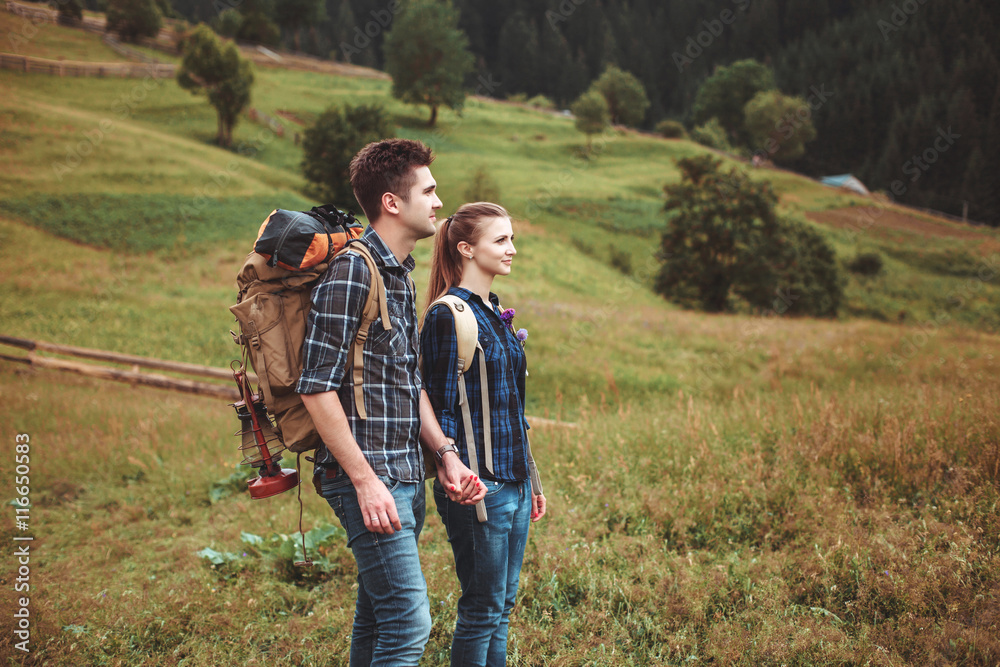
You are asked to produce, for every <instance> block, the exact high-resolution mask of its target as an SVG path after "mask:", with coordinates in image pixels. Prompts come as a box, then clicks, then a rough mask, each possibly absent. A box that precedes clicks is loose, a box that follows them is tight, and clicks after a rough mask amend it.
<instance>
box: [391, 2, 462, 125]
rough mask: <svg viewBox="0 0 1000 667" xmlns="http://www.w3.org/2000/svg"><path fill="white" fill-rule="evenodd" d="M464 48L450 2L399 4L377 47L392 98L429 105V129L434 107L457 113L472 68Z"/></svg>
mask: <svg viewBox="0 0 1000 667" xmlns="http://www.w3.org/2000/svg"><path fill="white" fill-rule="evenodd" d="M468 45H469V40H468V38H466V36H465V33H463V32H462V31H461V30H460V29H459V28H458V12H456V11H455V9H454V8H453V7H452V6H451V2H448V1H445V2H441V1H440V0H413V1H412V2H408V3H407V4H405V5H404V6H403V9H402V10H401V11H400V12H399V14H398V15H397V16H396V19H395V21H394V22H393V25H392V30H391V31H390V32H389V33H388V34H387V35H386V36H385V42H384V44H383V49H384V51H385V71H386V72H387V73H388V74H389V76H391V77H392V94H393V96H395V97H396V98H397V99H400V100H402V101H403V102H407V103H409V104H425V105H427V106H429V107H430V108H431V117H430V121H429V122H428V125H430V126H431V127H433V126H434V124H435V123H436V122H437V114H438V107H441V106H447V107H449V108H451V109H453V110H455V111H460V110H461V108H462V106H463V104H464V103H465V89H464V87H463V81H464V80H465V76H466V75H467V74H468V73H469V72H471V71H472V67H473V59H472V54H470V53H469V50H468Z"/></svg>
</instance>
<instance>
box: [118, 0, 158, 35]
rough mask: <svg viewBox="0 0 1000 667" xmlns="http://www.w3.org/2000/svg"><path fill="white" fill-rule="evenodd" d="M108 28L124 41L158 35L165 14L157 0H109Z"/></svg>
mask: <svg viewBox="0 0 1000 667" xmlns="http://www.w3.org/2000/svg"><path fill="white" fill-rule="evenodd" d="M106 16H107V23H106V30H108V31H109V32H115V33H118V36H119V37H120V38H121V39H122V41H124V42H137V41H139V40H140V39H142V38H143V37H156V36H157V35H158V34H159V33H160V28H161V27H162V26H163V14H162V13H161V12H160V8H159V7H157V5H156V1H155V0H108V9H107V13H106Z"/></svg>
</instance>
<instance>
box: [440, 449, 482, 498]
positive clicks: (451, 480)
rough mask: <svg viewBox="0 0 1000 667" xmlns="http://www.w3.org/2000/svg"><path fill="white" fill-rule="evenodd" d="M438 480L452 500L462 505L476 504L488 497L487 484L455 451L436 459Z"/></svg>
mask: <svg viewBox="0 0 1000 667" xmlns="http://www.w3.org/2000/svg"><path fill="white" fill-rule="evenodd" d="M435 463H436V465H437V473H438V480H439V481H440V482H441V486H442V487H444V492H445V493H446V494H448V498H449V499H450V500H453V501H455V502H456V503H461V504H462V505H475V504H476V503H478V502H479V501H480V500H482V499H483V498H485V497H486V485H485V484H483V482H482V480H480V479H479V478H478V477H477V476H475V475H473V474H472V471H471V470H469V467H468V466H466V465H465V464H464V463H462V459H460V458H458V454H456V453H455V452H447V453H446V454H445V455H444V459H443V460H442V461H436V462H435Z"/></svg>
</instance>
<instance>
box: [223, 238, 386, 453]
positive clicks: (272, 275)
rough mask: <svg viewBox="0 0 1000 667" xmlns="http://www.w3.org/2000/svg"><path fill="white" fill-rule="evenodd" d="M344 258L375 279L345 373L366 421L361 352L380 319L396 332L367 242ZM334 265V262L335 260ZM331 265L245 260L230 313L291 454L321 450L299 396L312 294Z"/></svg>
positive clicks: (347, 248) (352, 246)
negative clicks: (356, 259)
mask: <svg viewBox="0 0 1000 667" xmlns="http://www.w3.org/2000/svg"><path fill="white" fill-rule="evenodd" d="M346 252H355V253H357V254H359V255H361V257H362V259H364V261H365V264H367V266H368V271H369V273H370V274H371V278H372V283H371V289H369V290H368V299H367V300H366V301H365V307H364V311H363V314H362V317H361V325H360V326H359V327H358V334H357V337H356V338H355V340H354V343H353V344H352V346H351V352H350V354H349V356H348V360H347V364H348V365H347V372H352V373H353V378H354V391H355V395H356V398H357V400H356V403H357V406H358V416H359V417H360V418H361V419H366V418H367V414H365V407H364V400H363V387H362V385H363V381H364V361H363V356H362V354H363V350H364V345H365V340H366V339H367V337H368V328H369V327H370V326H371V324H372V322H374V321H375V319H376V318H377V317H378V316H379V315H380V314H381V316H382V326H383V328H384V329H385V330H387V331H388V330H389V329H391V328H392V324H391V322H390V321H389V315H388V309H387V307H386V296H385V284H384V282H383V281H382V274H381V273H379V270H378V266H377V265H376V263H375V260H374V258H373V257H372V255H371V252H370V251H369V250H368V246H366V245H365V244H364V243H363V242H360V241H355V242H351V241H348V242H347V244H346V245H344V246H343V247H342V248H340V249H339V250H337V252H336V254H334V255H333V257H337V256H339V255H342V254H344V253H346ZM330 261H332V258H331V260H330ZM328 266H329V264H328V263H327V262H324V263H321V264H317V265H315V266H312V267H309V268H307V269H302V270H289V269H285V268H281V267H280V266H269V261H268V258H267V257H265V256H264V255H262V254H260V253H259V252H252V253H250V254H249V255H248V256H247V259H246V262H245V263H244V264H243V268H242V269H241V270H240V272H239V275H238V276H237V278H236V284H237V287H238V288H239V295H238V296H237V298H236V305H234V306H231V307H230V308H229V310H230V311H232V313H233V315H235V316H236V321H237V322H238V323H239V328H240V333H239V334H237V333H235V332H230V333H231V334H232V336H233V341H234V342H236V343H237V344H238V345H240V346H241V347H242V348H243V356H244V360H247V359H249V361H250V364H251V365H252V366H253V369H254V372H255V373H256V374H257V377H258V381H259V383H260V389H261V391H262V393H263V395H264V404H265V405H266V406H267V409H268V412H269V413H270V414H271V415H272V417H273V418H274V420H275V425H276V427H277V430H278V435H279V438H280V439H281V441H282V442H283V443H284V445H285V446H286V447H287V448H288V449H290V450H291V451H293V452H297V453H298V452H306V451H309V450H311V449H316V448H317V447H319V446H320V444H322V440H321V439H320V437H319V433H317V431H316V426H315V424H313V421H312V417H310V416H309V412H308V411H307V410H306V407H305V405H304V404H303V403H302V398H301V396H299V394H298V393H297V392H296V391H295V386H296V384H297V383H298V380H299V376H300V375H301V374H302V345H303V343H304V342H305V338H306V324H307V320H308V317H309V311H310V310H311V309H312V298H311V296H312V288H313V286H314V285H315V284H316V281H317V280H319V278H320V277H321V276H322V275H323V273H324V272H325V271H326V269H327V267H328Z"/></svg>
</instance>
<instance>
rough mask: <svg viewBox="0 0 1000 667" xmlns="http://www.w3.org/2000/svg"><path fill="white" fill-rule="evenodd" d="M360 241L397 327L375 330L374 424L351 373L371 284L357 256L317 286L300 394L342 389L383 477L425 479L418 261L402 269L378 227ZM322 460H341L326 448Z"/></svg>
mask: <svg viewBox="0 0 1000 667" xmlns="http://www.w3.org/2000/svg"><path fill="white" fill-rule="evenodd" d="M358 242H359V241H355V243H358ZM360 243H365V244H367V245H368V247H369V248H370V249H371V251H372V256H373V257H374V258H375V263H376V264H377V265H378V266H379V269H380V272H381V274H382V279H383V280H384V281H385V291H386V303H387V306H388V312H389V319H390V321H391V323H392V329H391V330H390V331H385V330H384V329H383V327H382V318H381V316H379V317H376V318H375V321H374V322H372V324H371V327H370V328H369V330H368V332H369V333H368V340H367V342H366V343H365V347H364V354H363V356H364V364H365V369H364V383H363V386H364V402H365V410H366V411H367V414H368V419H364V420H362V419H360V418H359V417H358V411H357V408H356V403H355V398H354V380H353V377H352V376H351V374H346V376H345V368H346V366H347V361H348V356H349V355H350V352H351V346H352V344H353V342H354V338H355V336H356V335H357V331H358V326H360V323H361V314H362V311H363V310H364V306H365V300H366V299H367V298H368V290H369V288H370V285H371V277H370V276H369V272H368V266H367V265H366V264H365V261H364V259H362V258H361V257H359V256H358V255H357V254H356V253H353V252H350V253H345V254H344V255H341V256H340V257H338V258H337V259H335V260H334V261H333V262H331V264H330V268H329V269H327V272H326V274H324V275H323V277H322V278H321V279H320V281H319V282H318V283H317V284H316V286H315V287H314V288H313V292H312V301H313V309H312V311H311V312H310V313H309V323H308V326H307V328H306V340H305V343H304V345H303V347H302V377H300V378H299V383H298V386H297V390H298V392H299V393H300V394H318V393H322V392H326V391H336V392H337V393H338V395H339V396H340V402H341V405H343V406H344V412H345V413H346V414H347V420H348V422H349V424H350V426H351V432H352V433H353V434H354V438H355V440H357V441H358V445H359V446H360V447H361V451H362V453H364V455H365V459H367V460H368V463H369V465H371V467H372V469H373V470H374V471H375V474H376V475H384V476H388V477H391V478H392V479H395V480H399V481H403V482H419V481H422V480H423V478H424V473H423V454H422V452H421V451H420V441H419V436H420V388H421V379H420V371H419V369H418V367H417V366H418V345H419V338H418V334H417V309H416V298H415V295H414V293H413V289H412V283H411V282H410V280H409V273H410V271H412V270H413V258H412V257H410V256H408V257H407V258H406V260H405V261H404V262H403V264H402V265H400V263H399V262H398V261H397V260H396V257H395V256H394V255H393V254H392V252H391V251H390V250H389V248H388V247H387V246H386V245H385V242H384V241H383V240H382V239H381V237H379V235H378V233H376V231H375V229H374V228H372V227H371V226H370V225H369V227H368V228H367V229H366V230H365V232H364V234H362V236H361V241H360ZM316 462H317V463H318V464H321V465H322V464H326V465H333V464H334V459H333V457H332V456H331V455H330V453H329V452H328V451H326V448H321V450H320V451H319V452H318V453H317V457H316Z"/></svg>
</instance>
